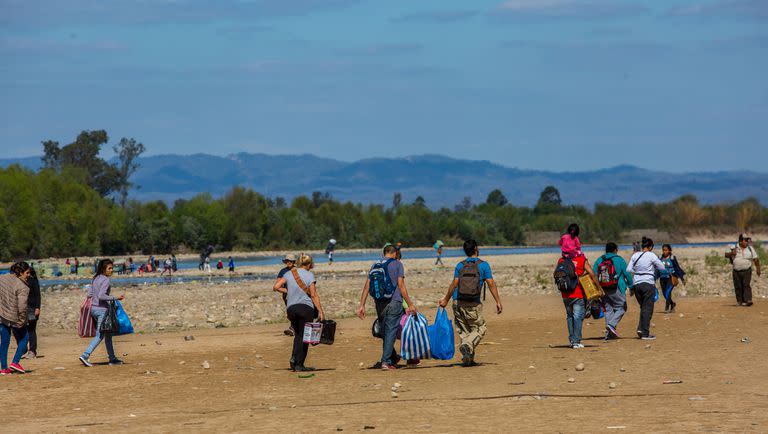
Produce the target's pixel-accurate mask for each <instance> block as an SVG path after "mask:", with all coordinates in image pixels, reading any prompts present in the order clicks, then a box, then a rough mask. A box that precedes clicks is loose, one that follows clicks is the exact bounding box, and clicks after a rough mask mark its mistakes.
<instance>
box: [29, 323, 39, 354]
mask: <svg viewBox="0 0 768 434" xmlns="http://www.w3.org/2000/svg"><path fill="white" fill-rule="evenodd" d="M27 331H29V351H32V352H33V353H37V319H34V320H31V321H30V322H28V323H27Z"/></svg>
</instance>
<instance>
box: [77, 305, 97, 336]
mask: <svg viewBox="0 0 768 434" xmlns="http://www.w3.org/2000/svg"><path fill="white" fill-rule="evenodd" d="M77 335H78V336H80V337H81V338H92V337H94V336H96V324H94V323H93V317H92V316H91V297H86V299H85V300H84V301H83V303H82V304H81V305H80V321H78V323H77Z"/></svg>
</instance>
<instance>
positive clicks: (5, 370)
mask: <svg viewBox="0 0 768 434" xmlns="http://www.w3.org/2000/svg"><path fill="white" fill-rule="evenodd" d="M10 374H11V370H10V369H3V370H0V375H10Z"/></svg>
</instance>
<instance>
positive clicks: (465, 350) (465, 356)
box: [459, 344, 472, 366]
mask: <svg viewBox="0 0 768 434" xmlns="http://www.w3.org/2000/svg"><path fill="white" fill-rule="evenodd" d="M459 351H460V352H461V365H462V366H472V348H470V347H469V345H468V344H461V345H460V346H459Z"/></svg>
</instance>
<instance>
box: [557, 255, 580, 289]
mask: <svg viewBox="0 0 768 434" xmlns="http://www.w3.org/2000/svg"><path fill="white" fill-rule="evenodd" d="M553 277H554V278H555V286H556V287H557V289H559V290H560V292H573V291H574V290H575V289H576V287H577V286H578V285H579V276H577V275H576V267H575V266H574V265H573V261H572V260H571V259H570V258H562V259H560V261H559V262H558V263H557V266H556V267H555V272H554V273H553Z"/></svg>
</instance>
